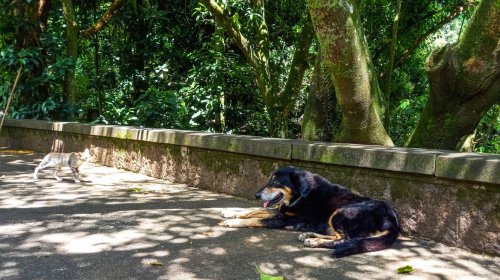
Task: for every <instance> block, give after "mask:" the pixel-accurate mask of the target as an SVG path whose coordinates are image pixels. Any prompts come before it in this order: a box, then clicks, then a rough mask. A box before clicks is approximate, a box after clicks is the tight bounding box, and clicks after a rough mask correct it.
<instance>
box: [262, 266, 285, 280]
mask: <svg viewBox="0 0 500 280" xmlns="http://www.w3.org/2000/svg"><path fill="white" fill-rule="evenodd" d="M255 268H256V269H257V272H258V273H259V279H260V280H285V277H284V276H274V275H270V274H266V273H264V272H262V271H261V270H260V269H259V268H258V267H257V266H256V267H255Z"/></svg>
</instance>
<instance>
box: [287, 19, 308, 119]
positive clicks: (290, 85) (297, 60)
mask: <svg viewBox="0 0 500 280" xmlns="http://www.w3.org/2000/svg"><path fill="white" fill-rule="evenodd" d="M313 38H314V28H313V26H312V22H311V19H310V17H309V15H308V16H307V18H306V20H305V22H304V26H303V28H302V32H301V33H300V35H299V38H298V39H297V43H296V45H295V53H294V54H293V59H292V64H291V66H290V71H289V73H288V79H287V81H286V84H285V90H284V91H283V95H284V96H282V97H280V98H284V99H286V100H289V101H288V102H285V104H286V107H285V109H284V110H283V116H286V117H288V115H289V114H290V111H291V110H292V107H293V105H295V99H296V98H297V96H298V94H299V92H300V86H301V85H302V80H303V78H304V72H305V71H306V69H307V66H308V65H309V63H308V61H309V58H310V56H309V48H310V47H311V44H312V40H313Z"/></svg>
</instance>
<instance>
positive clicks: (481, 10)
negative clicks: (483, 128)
mask: <svg viewBox="0 0 500 280" xmlns="http://www.w3.org/2000/svg"><path fill="white" fill-rule="evenodd" d="M499 20H500V5H498V0H483V1H481V3H479V5H478V7H477V9H476V11H475V12H474V15H473V16H472V18H471V19H470V20H469V22H468V25H467V27H466V29H465V31H464V32H463V34H462V36H461V37H460V39H459V41H458V44H455V45H446V46H444V47H443V48H441V49H438V50H435V51H433V52H432V53H431V54H430V56H429V58H428V59H427V61H426V63H425V70H426V71H427V75H428V77H429V84H430V97H429V101H428V103H427V105H426V107H425V108H424V110H423V112H422V115H421V117H420V120H419V122H418V124H417V127H416V128H415V131H414V132H413V134H412V136H411V138H410V139H409V141H408V143H407V146H408V147H425V148H434V149H450V150H453V149H455V150H460V149H461V145H462V144H463V143H465V142H466V141H464V140H465V139H466V138H467V137H469V136H470V135H471V134H473V133H474V129H475V128H476V126H477V124H478V123H479V121H480V120H481V117H482V116H483V114H484V113H486V111H487V110H488V109H489V108H491V106H493V105H494V104H495V103H497V102H499V101H500V25H499V24H498V22H499Z"/></svg>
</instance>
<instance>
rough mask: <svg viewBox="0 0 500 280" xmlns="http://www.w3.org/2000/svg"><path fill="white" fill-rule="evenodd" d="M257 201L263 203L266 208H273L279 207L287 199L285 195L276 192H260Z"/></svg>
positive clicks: (257, 194)
mask: <svg viewBox="0 0 500 280" xmlns="http://www.w3.org/2000/svg"><path fill="white" fill-rule="evenodd" d="M255 197H256V198H257V199H260V200H262V201H263V205H262V206H263V207H264V208H271V207H273V206H276V205H279V204H280V203H282V202H283V200H284V199H285V195H284V194H283V193H281V192H279V191H275V192H263V191H259V192H257V193H256V194H255Z"/></svg>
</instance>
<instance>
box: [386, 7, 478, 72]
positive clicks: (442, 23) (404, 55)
mask: <svg viewBox="0 0 500 280" xmlns="http://www.w3.org/2000/svg"><path fill="white" fill-rule="evenodd" d="M473 5H474V2H473V1H469V2H466V3H465V4H464V5H463V6H460V7H458V8H457V9H455V11H453V12H452V13H451V15H449V16H448V17H446V18H445V19H443V20H442V21H440V22H439V23H438V24H437V25H435V26H434V27H433V28H431V29H429V30H428V31H427V32H426V33H424V34H423V35H422V36H420V37H419V38H417V40H415V42H413V44H412V45H411V46H410V47H409V48H407V49H406V50H404V51H403V53H402V54H401V55H400V56H399V58H398V59H397V60H396V63H394V68H397V67H399V66H401V65H402V64H403V62H405V61H406V60H407V59H408V58H409V57H410V56H411V55H412V54H413V52H415V50H416V49H417V48H418V47H419V46H420V44H421V43H422V42H423V41H425V39H427V38H428V37H429V36H430V35H432V34H434V33H436V32H437V31H438V30H439V29H441V28H442V27H443V26H445V25H446V24H448V23H449V22H451V21H452V20H454V19H455V18H457V17H458V16H459V15H461V14H462V13H463V12H465V11H466V10H468V9H469V8H470V7H472V6H473ZM385 74H386V73H385V72H384V73H382V74H381V77H383V76H384V75H385Z"/></svg>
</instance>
